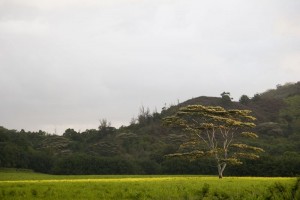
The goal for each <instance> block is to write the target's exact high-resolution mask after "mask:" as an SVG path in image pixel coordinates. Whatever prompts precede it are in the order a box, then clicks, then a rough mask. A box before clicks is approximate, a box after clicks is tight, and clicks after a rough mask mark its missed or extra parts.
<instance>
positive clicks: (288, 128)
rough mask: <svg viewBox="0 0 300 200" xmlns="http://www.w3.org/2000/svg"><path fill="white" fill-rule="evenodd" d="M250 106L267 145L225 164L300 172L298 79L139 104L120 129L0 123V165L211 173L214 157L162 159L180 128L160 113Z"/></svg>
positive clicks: (58, 170) (235, 171) (248, 171)
mask: <svg viewBox="0 0 300 200" xmlns="http://www.w3.org/2000/svg"><path fill="white" fill-rule="evenodd" d="M194 104H201V105H211V106H222V107H224V108H226V109H247V110H251V111H252V113H253V115H254V116H255V117H256V118H257V121H256V124H257V127H256V132H257V133H258V134H259V136H260V139H259V140H258V141H257V142H256V143H255V145H257V146H260V147H262V148H264V149H265V150H266V152H265V153H264V154H263V155H262V157H261V159H259V160H257V161H245V164H244V165H243V166H240V167H234V166H232V167H230V168H228V171H227V173H228V174H229V175H260V176H294V175H296V174H300V82H297V83H294V84H291V83H289V84H286V85H283V86H281V85H279V86H277V89H274V90H268V91H266V92H264V93H261V94H256V95H254V96H253V97H252V98H249V97H247V96H245V95H244V96H243V98H241V99H240V101H239V102H233V101H231V99H230V95H229V94H226V93H224V95H223V96H222V97H204V96H201V97H197V98H193V99H190V100H187V101H185V102H183V103H180V104H178V105H173V106H170V107H169V108H163V110H162V111H161V112H160V113H158V112H154V113H151V112H150V111H149V110H147V109H144V108H143V109H141V112H140V113H139V116H138V118H137V120H136V121H132V123H131V124H130V125H129V126H122V127H120V128H119V129H116V128H114V127H110V126H109V123H106V122H105V121H102V123H101V124H100V126H99V128H98V129H90V130H86V131H84V132H80V133H79V132H76V131H75V130H73V129H67V130H66V131H65V133H64V134H63V135H62V136H58V135H50V134H47V133H45V132H43V131H39V132H26V131H24V130H21V131H16V130H8V129H6V128H4V127H0V167H6V168H10V167H11V168H28V169H33V170H35V171H37V172H45V173H53V174H214V173H215V169H214V167H211V166H213V165H214V164H213V163H212V162H213V161H212V160H210V159H208V158H202V159H199V160H195V161H193V162H187V161H186V160H181V159H178V158H177V159H175V158H174V159H167V158H166V157H165V155H166V154H169V153H174V152H176V151H177V149H178V147H179V145H180V144H181V143H182V141H184V140H185V134H184V133H183V132H181V131H179V130H173V129H170V128H167V127H164V126H162V125H161V119H162V118H163V117H166V116H169V115H172V114H174V113H175V112H176V111H177V110H178V109H179V108H180V107H182V106H186V105H194Z"/></svg>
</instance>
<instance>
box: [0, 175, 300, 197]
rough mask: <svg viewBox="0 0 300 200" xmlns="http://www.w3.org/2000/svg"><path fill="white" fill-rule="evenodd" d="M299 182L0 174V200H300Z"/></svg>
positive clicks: (282, 179)
mask: <svg viewBox="0 0 300 200" xmlns="http://www.w3.org/2000/svg"><path fill="white" fill-rule="evenodd" d="M296 182H297V180H296V178H258V177H227V178H224V179H222V180H219V179H218V178H217V177H203V176H52V175H45V174H37V173H32V172H28V171H18V172H16V171H1V170H0V199H22V200H27V199H51V200H52V199H54V200H55V199H64V200H68V199H159V200H161V199H166V200H167V199H170V200H171V199H172V200H176V199H190V200H193V199H195V200H196V199H249V200H250V199H251V200H253V199H300V198H299V197H300V192H299V190H300V188H299V187H300V185H299V183H298V185H297V184H296Z"/></svg>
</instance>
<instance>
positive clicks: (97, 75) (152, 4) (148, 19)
mask: <svg viewBox="0 0 300 200" xmlns="http://www.w3.org/2000/svg"><path fill="white" fill-rule="evenodd" d="M299 10H300V1H299V0H247V1H246V0H226V1H225V0H212V1H204V0H0V95H1V96H0V126H4V127H6V128H9V129H17V130H20V129H22V128H23V129H25V130H28V131H38V130H39V129H41V130H45V131H47V132H49V133H54V132H55V130H56V133H57V134H62V133H63V132H64V130H65V129H66V128H74V129H75V130H81V131H84V130H86V129H91V128H97V127H98V125H99V119H103V118H106V119H107V120H108V121H111V122H112V125H113V126H116V127H119V126H120V125H122V124H123V125H128V123H129V122H130V120H131V118H132V117H136V116H137V114H138V112H139V108H140V107H141V106H142V105H143V106H145V107H149V108H150V109H151V110H154V109H155V108H156V109H157V110H158V111H161V108H162V107H163V106H164V104H165V103H166V104H167V105H168V104H171V103H177V101H178V100H179V101H180V102H183V101H185V100H187V99H190V98H192V97H198V96H220V94H221V93H222V92H223V91H228V92H230V93H231V95H232V97H234V99H235V100H238V98H239V97H240V96H241V95H242V94H246V95H248V96H253V95H254V94H255V93H257V92H264V91H265V90H267V89H271V88H275V87H276V85H277V84H284V83H286V82H297V81H300V78H299V77H300V12H299Z"/></svg>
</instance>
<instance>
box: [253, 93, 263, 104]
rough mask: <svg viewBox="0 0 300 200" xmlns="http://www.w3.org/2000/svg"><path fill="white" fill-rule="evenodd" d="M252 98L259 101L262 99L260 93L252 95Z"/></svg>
mask: <svg viewBox="0 0 300 200" xmlns="http://www.w3.org/2000/svg"><path fill="white" fill-rule="evenodd" d="M251 100H252V101H254V102H256V101H259V100H261V95H260V94H255V95H254V96H253V97H252V99H251Z"/></svg>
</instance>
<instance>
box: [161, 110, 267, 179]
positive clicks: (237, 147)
mask: <svg viewBox="0 0 300 200" xmlns="http://www.w3.org/2000/svg"><path fill="white" fill-rule="evenodd" d="M250 112H251V111H249V110H225V109H224V108H222V107H219V106H218V107H213V106H202V105H190V106H187V107H182V108H181V109H180V110H179V111H178V112H177V113H176V114H175V115H173V116H170V117H166V118H164V119H163V122H164V124H166V125H169V126H171V127H177V128H182V129H184V130H185V131H186V132H187V133H188V134H187V136H188V139H187V141H185V142H184V143H183V144H182V145H181V146H180V149H179V150H180V152H179V153H175V154H169V155H168V156H170V157H174V156H178V157H185V158H189V159H191V160H193V159H197V158H199V157H202V156H211V157H213V158H214V159H215V161H216V164H217V168H218V174H219V178H222V177H223V172H224V170H225V168H226V166H227V164H233V165H239V164H242V162H241V159H242V158H248V159H257V158H259V156H258V155H257V154H256V153H257V152H262V151H263V149H261V148H258V147H254V146H249V145H247V144H243V143H240V142H237V141H235V140H236V139H237V137H238V136H245V137H250V138H257V137H258V136H257V135H256V134H255V133H252V132H246V131H247V129H249V128H253V127H254V126H255V124H254V123H253V121H254V120H255V118H254V117H252V116H251V115H250Z"/></svg>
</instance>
